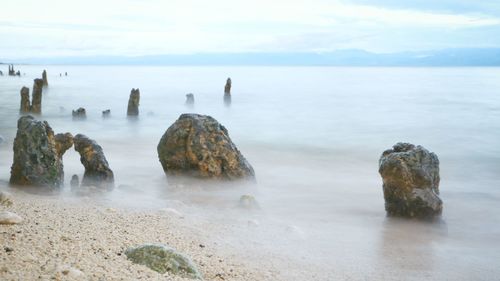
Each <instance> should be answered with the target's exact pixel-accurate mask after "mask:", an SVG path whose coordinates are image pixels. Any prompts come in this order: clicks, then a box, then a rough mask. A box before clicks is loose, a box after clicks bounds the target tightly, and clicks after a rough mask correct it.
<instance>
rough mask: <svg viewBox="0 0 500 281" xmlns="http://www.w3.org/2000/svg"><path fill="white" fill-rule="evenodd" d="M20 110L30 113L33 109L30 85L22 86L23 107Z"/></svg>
mask: <svg viewBox="0 0 500 281" xmlns="http://www.w3.org/2000/svg"><path fill="white" fill-rule="evenodd" d="M19 111H20V112H21V113H28V112H30V111H31V105H30V89H29V88H28V87H22V88H21V107H20V109H19Z"/></svg>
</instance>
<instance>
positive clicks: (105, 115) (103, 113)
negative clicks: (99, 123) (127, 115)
mask: <svg viewBox="0 0 500 281" xmlns="http://www.w3.org/2000/svg"><path fill="white" fill-rule="evenodd" d="M110 115H111V109H106V110H103V111H102V117H103V118H107V117H109V116H110Z"/></svg>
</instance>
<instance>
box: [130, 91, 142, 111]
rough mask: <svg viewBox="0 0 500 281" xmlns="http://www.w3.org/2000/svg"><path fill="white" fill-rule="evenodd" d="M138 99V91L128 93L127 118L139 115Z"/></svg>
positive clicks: (139, 95) (139, 97)
mask: <svg viewBox="0 0 500 281" xmlns="http://www.w3.org/2000/svg"><path fill="white" fill-rule="evenodd" d="M140 99H141V93H140V92H139V89H132V91H131V92H130V97H129V99H128V108H127V115H128V116H137V115H139V100H140Z"/></svg>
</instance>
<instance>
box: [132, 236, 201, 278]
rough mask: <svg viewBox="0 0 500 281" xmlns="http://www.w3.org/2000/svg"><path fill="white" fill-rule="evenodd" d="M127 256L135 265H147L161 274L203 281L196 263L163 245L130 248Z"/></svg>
mask: <svg viewBox="0 0 500 281" xmlns="http://www.w3.org/2000/svg"><path fill="white" fill-rule="evenodd" d="M125 255H126V256H127V258H128V259H129V260H131V261H132V262H133V263H137V264H141V265H145V266H147V267H149V268H150V269H152V270H154V271H157V272H159V273H162V274H163V273H166V272H169V273H172V274H175V275H179V276H182V277H185V278H191V279H200V280H203V277H202V276H201V274H200V272H199V271H198V269H197V268H196V266H195V265H194V263H193V262H192V261H191V260H190V259H189V258H188V257H186V256H184V255H183V254H181V253H178V252H177V251H175V250H174V249H172V248H170V247H168V246H166V245H162V244H144V245H141V246H138V247H135V248H129V249H127V250H126V251H125Z"/></svg>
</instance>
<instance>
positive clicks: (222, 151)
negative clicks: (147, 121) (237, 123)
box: [157, 114, 255, 180]
mask: <svg viewBox="0 0 500 281" xmlns="http://www.w3.org/2000/svg"><path fill="white" fill-rule="evenodd" d="M157 149H158V157H159V159H160V162H161V164H162V166H163V170H164V171H165V173H166V174H167V176H181V175H184V176H192V177H196V178H211V179H224V180H236V179H254V178H255V175H254V170H253V168H252V166H251V165H250V163H248V161H247V160H246V159H245V157H243V155H242V154H241V153H240V151H239V150H238V149H237V148H236V145H234V143H233V142H232V141H231V139H230V138H229V134H228V132H227V130H226V128H225V127H224V126H222V125H221V124H219V122H217V120H215V119H214V118H212V117H210V116H206V115H199V114H182V115H181V116H180V117H179V119H177V121H175V123H174V124H172V126H170V127H169V128H168V130H167V131H166V132H165V134H164V135H163V137H162V138H161V140H160V142H159V144H158V147H157Z"/></svg>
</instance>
